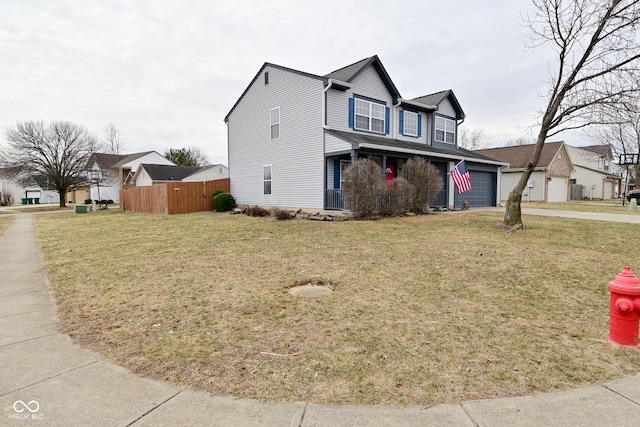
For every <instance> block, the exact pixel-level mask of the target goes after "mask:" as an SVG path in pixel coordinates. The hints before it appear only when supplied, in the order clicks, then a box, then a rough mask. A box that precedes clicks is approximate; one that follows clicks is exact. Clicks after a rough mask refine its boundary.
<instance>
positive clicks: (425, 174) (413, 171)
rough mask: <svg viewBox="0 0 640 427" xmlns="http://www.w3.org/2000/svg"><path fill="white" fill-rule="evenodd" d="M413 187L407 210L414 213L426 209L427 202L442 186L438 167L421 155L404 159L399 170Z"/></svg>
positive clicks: (433, 197) (427, 206)
mask: <svg viewBox="0 0 640 427" xmlns="http://www.w3.org/2000/svg"><path fill="white" fill-rule="evenodd" d="M400 175H401V177H402V178H404V179H406V180H407V181H408V182H409V183H410V184H411V185H413V187H414V192H413V197H412V203H411V206H410V207H409V210H411V211H412V212H415V213H419V212H421V211H424V210H425V209H426V210H427V211H428V209H429V202H431V201H432V200H433V199H435V198H436V197H437V196H438V193H439V192H440V191H441V190H442V189H443V188H444V181H443V180H442V177H441V176H440V172H438V168H436V167H435V166H433V165H432V164H430V163H427V161H426V160H425V159H423V158H421V157H414V158H411V159H409V160H407V161H406V163H405V164H404V166H403V167H402V171H401V172H400Z"/></svg>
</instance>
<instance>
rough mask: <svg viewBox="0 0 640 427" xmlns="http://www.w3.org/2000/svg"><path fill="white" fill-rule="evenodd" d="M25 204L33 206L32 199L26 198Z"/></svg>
mask: <svg viewBox="0 0 640 427" xmlns="http://www.w3.org/2000/svg"><path fill="white" fill-rule="evenodd" d="M27 204H28V205H32V204H33V197H27Z"/></svg>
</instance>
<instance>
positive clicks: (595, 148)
mask: <svg viewBox="0 0 640 427" xmlns="http://www.w3.org/2000/svg"><path fill="white" fill-rule="evenodd" d="M572 147H573V148H580V149H582V150H587V151H591V152H592V153H596V154H599V155H600V156H601V157H606V158H608V159H613V153H612V151H611V145H609V144H597V145H587V146H585V147H575V146H573V145H572Z"/></svg>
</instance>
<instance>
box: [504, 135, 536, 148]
mask: <svg viewBox="0 0 640 427" xmlns="http://www.w3.org/2000/svg"><path fill="white" fill-rule="evenodd" d="M535 143H536V141H535V139H531V138H526V137H524V136H521V137H519V138H515V139H510V140H509V141H507V142H506V143H505V144H504V145H505V146H506V147H519V146H521V145H530V144H535Z"/></svg>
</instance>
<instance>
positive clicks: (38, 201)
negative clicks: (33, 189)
mask: <svg viewBox="0 0 640 427" xmlns="http://www.w3.org/2000/svg"><path fill="white" fill-rule="evenodd" d="M33 202H34V203H35V204H36V205H39V204H40V197H34V198H33Z"/></svg>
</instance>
